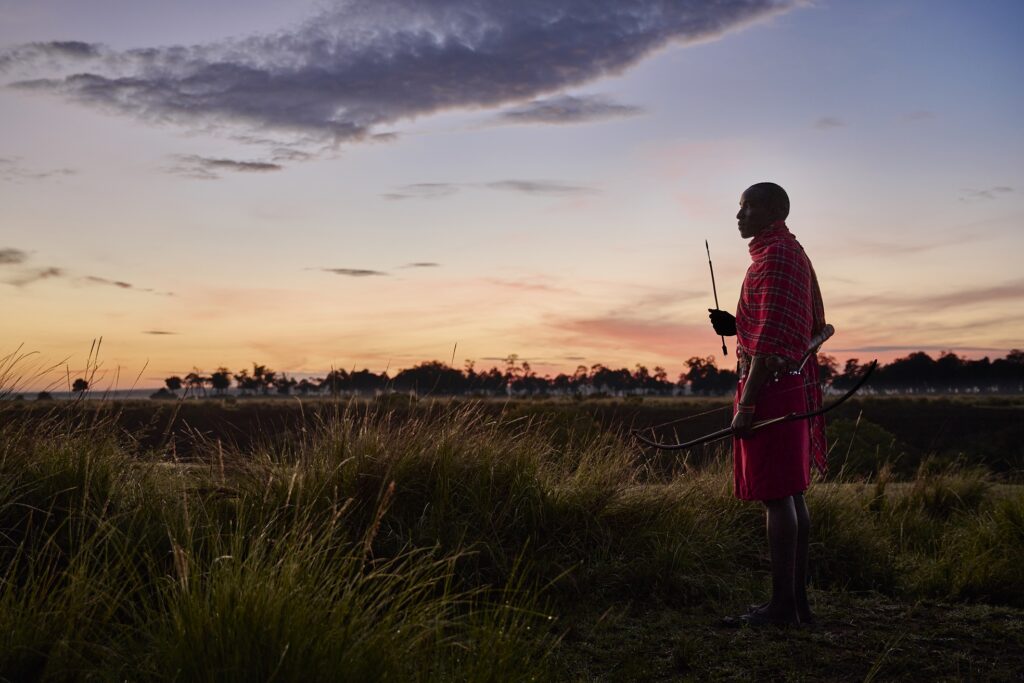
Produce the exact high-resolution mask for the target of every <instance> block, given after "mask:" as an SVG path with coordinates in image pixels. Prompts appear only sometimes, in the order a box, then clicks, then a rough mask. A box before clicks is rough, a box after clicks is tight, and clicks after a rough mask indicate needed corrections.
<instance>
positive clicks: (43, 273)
mask: <svg viewBox="0 0 1024 683" xmlns="http://www.w3.org/2000/svg"><path fill="white" fill-rule="evenodd" d="M27 260H28V254H27V253H26V252H24V251H22V250H21V249H14V248H11V247H7V248H4V249H0V264H4V265H21V264H23V263H25V262H26V261H27ZM53 279H64V280H67V281H68V282H70V283H71V284H74V285H102V286H107V287H116V288H118V289H132V290H135V291H139V292H150V293H153V294H160V295H163V296H174V293H173V292H157V291H156V290H155V289H152V288H149V287H136V286H135V285H133V284H131V283H130V282H125V281H124V280H112V279H110V278H106V277H99V276H98V275H77V276H76V275H75V274H73V273H71V272H69V271H68V270H67V269H65V268H57V267H54V266H45V267H36V268H29V269H25V270H21V272H19V273H16V274H15V275H14V276H13V277H11V278H9V279H7V280H4V282H6V283H7V284H9V285H12V286H14V287H26V286H28V285H31V284H33V283H35V282H40V281H42V280H53Z"/></svg>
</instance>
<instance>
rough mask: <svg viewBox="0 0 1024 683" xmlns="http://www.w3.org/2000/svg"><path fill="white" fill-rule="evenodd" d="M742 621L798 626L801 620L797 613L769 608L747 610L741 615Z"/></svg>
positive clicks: (751, 624) (755, 624) (757, 624)
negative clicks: (783, 612) (780, 611)
mask: <svg viewBox="0 0 1024 683" xmlns="http://www.w3.org/2000/svg"><path fill="white" fill-rule="evenodd" d="M739 620H740V623H741V624H745V625H747V626H798V625H799V624H800V620H799V619H798V618H797V616H796V614H778V613H772V612H769V611H768V610H767V609H763V610H759V611H754V612H747V613H746V614H744V615H741V616H740V617H739Z"/></svg>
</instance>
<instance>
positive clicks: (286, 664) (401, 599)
mask: <svg viewBox="0 0 1024 683" xmlns="http://www.w3.org/2000/svg"><path fill="white" fill-rule="evenodd" d="M240 403H241V402H240ZM269 404H270V402H267V403H266V404H263V410H265V413H266V414H265V415H264V416H263V417H262V418H260V413H261V407H260V403H259V402H254V403H253V404H252V405H251V406H249V407H242V408H240V407H238V406H226V407H225V406H221V407H220V408H217V407H215V406H214V405H213V404H212V403H211V404H206V405H203V404H202V403H197V404H195V405H182V406H177V409H178V410H177V411H176V412H174V418H173V420H171V419H170V415H163V414H162V413H159V414H158V412H156V410H155V409H154V408H153V407H152V406H150V418H149V422H142V423H140V424H136V425H135V426H134V427H131V428H129V427H128V426H126V425H128V424H129V423H130V421H127V422H126V418H125V416H126V415H127V414H128V413H129V412H130V411H131V410H139V411H141V410H143V407H141V406H118V405H115V404H103V405H90V406H81V405H79V406H77V407H71V406H67V405H59V406H51V407H50V408H48V409H45V410H44V409H42V408H41V407H35V406H33V409H32V410H27V409H26V408H25V407H24V406H22V407H17V406H13V405H11V407H5V408H3V409H0V470H2V471H0V529H2V531H3V536H2V537H0V565H2V567H3V573H2V577H3V583H2V584H0V677H3V679H6V680H11V681H31V680H58V681H63V680H104V681H105V680H209V681H224V680H227V681H252V680H277V681H318V680H325V681H326V680H331V681H336V680H351V681H385V680H399V681H405V680H424V681H442V680H444V681H447V680H464V681H520V680H538V681H547V680H567V681H591V680H594V681H629V680H637V681H641V680H643V681H646V680H688V679H689V680H751V679H752V678H753V679H760V680H772V679H775V680H837V681H848V680H849V681H861V680H898V679H905V680H965V679H968V680H1021V678H1020V676H1021V672H1022V671H1024V654H1022V653H1024V627H1022V623H1024V621H1022V616H1024V489H1022V488H1021V487H1018V486H1016V485H1011V484H1008V483H1006V482H1007V481H1011V480H1012V479H1011V478H1007V477H1006V476H1004V475H1000V476H999V477H994V476H993V475H992V474H991V473H990V472H989V470H987V469H985V468H983V467H979V466H976V465H974V464H972V463H971V462H970V461H969V459H968V458H966V457H960V458H953V459H949V458H937V459H936V458H928V457H926V456H922V457H920V458H919V462H918V465H917V467H916V469H914V470H913V471H912V472H910V473H904V471H903V470H904V469H905V468H902V467H901V466H899V463H897V466H892V465H889V466H881V465H882V463H883V462H884V461H885V460H886V459H887V457H886V456H887V455H889V454H888V453H885V452H883V451H882V450H881V448H880V447H876V448H875V455H876V457H877V458H878V460H877V461H876V462H874V463H873V464H872V472H874V473H873V474H871V475H870V476H866V475H864V474H860V473H853V472H851V471H846V472H844V473H843V474H842V476H841V477H840V478H838V479H831V480H830V481H828V482H826V483H818V484H815V485H814V486H813V487H812V489H811V491H810V492H809V495H808V503H809V505H810V507H811V514H812V519H813V524H814V537H813V539H812V542H813V546H812V560H811V561H812V591H811V595H812V601H813V605H814V607H815V609H816V611H817V613H818V615H819V624H817V625H815V626H813V627H805V628H790V629H776V628H771V629H766V630H751V629H730V628H726V627H724V626H722V625H721V617H722V616H724V615H727V614H733V613H738V612H741V611H744V609H745V605H746V604H748V603H749V602H752V601H755V600H758V599H760V598H761V597H763V595H764V593H765V591H766V589H767V575H766V569H767V559H766V557H765V544H764V541H763V539H762V534H763V521H762V513H761V510H760V509H759V508H758V507H757V506H756V505H752V504H746V503H741V502H739V501H736V500H735V499H734V498H733V497H732V496H731V490H730V487H731V484H730V476H729V472H728V470H727V468H726V466H725V463H726V460H727V456H726V455H725V454H724V453H722V452H721V451H720V450H714V449H707V450H706V451H705V452H703V453H701V454H700V456H699V459H700V461H701V462H700V465H701V466H700V467H695V466H694V465H695V464H697V463H696V462H695V461H691V462H690V463H689V465H687V466H683V465H681V464H679V462H678V461H676V460H672V459H667V458H656V457H655V458H652V457H650V454H644V453H642V452H640V451H638V450H637V449H636V448H635V445H634V444H632V443H631V442H630V441H629V440H628V439H627V438H624V436H623V434H624V430H623V429H622V428H621V422H622V421H620V425H619V426H616V425H614V424H611V423H610V421H609V420H606V419H602V418H601V416H600V415H596V417H595V414H593V413H590V414H589V417H587V419H581V416H583V417H586V415H588V414H584V413H580V412H579V411H578V410H575V409H574V410H568V409H565V408H563V407H562V406H560V405H559V404H556V403H550V402H549V403H545V402H518V403H515V404H509V405H507V406H504V407H503V408H501V409H496V408H495V406H494V405H490V404H485V403H473V402H464V401H437V402H431V405H429V406H427V405H419V406H411V405H409V404H408V402H404V403H403V402H400V401H391V400H389V401H385V402H350V403H332V402H329V401H314V402H307V403H305V404H299V405H298V407H296V408H295V410H297V411H298V412H297V414H292V413H289V416H288V418H287V420H282V419H281V417H280V414H279V413H278V412H275V411H279V410H280V408H279V407H273V406H270V405H269ZM624 405H625V404H624ZM931 405H932V404H931V403H926V404H921V405H920V406H919V408H918V409H920V410H927V409H929V407H930V406H931ZM277 406H280V404H277ZM174 408H175V406H166V407H165V408H161V409H160V410H171V411H174ZM229 408H230V409H231V410H244V411H247V413H246V414H247V415H248V416H249V417H253V416H255V418H256V420H257V423H258V424H259V425H260V426H259V427H255V426H250V427H245V428H244V429H249V430H251V432H247V433H245V434H244V435H243V436H245V437H246V438H239V432H240V431H242V429H243V428H241V427H239V426H238V425H239V424H243V423H242V422H239V421H237V420H236V421H235V422H234V425H235V426H234V427H230V426H227V427H226V426H224V424H226V423H218V421H217V420H216V419H213V418H211V417H210V415H211V414H213V413H215V412H216V410H227V409H229ZM605 409H606V410H610V407H609V406H605ZM620 409H624V408H622V407H621V406H620V408H616V410H620ZM204 410H205V411H210V412H209V413H208V414H207V415H206V417H207V418H208V419H207V421H206V422H202V419H201V418H202V411H204ZM659 410H668V409H667V408H664V407H660V408H659ZM694 410H696V408H695V409H694ZM189 411H191V412H189ZM863 412H864V413H865V414H866V410H865V411H863ZM140 414H141V413H140ZM659 414H660V413H659ZM677 414H678V413H677ZM634 417H635V416H634ZM648 417H650V418H651V419H652V420H653V416H648ZM165 418H166V419H165ZM132 419H133V420H134V419H135V418H132ZM261 419H262V422H259V420H261ZM848 419H851V420H854V419H855V418H852V417H851V418H848ZM190 420H191V422H190ZM864 422H865V421H864V420H863V419H862V420H861V425H859V426H858V425H853V426H854V427H856V430H855V431H852V432H851V433H850V434H849V435H848V440H847V442H846V443H843V442H840V443H839V445H838V446H837V450H838V449H843V448H845V449H847V450H849V451H850V452H853V449H854V448H858V446H857V443H856V441H855V439H856V438H858V434H860V433H861V432H860V429H861V428H862V427H863V423H864ZM195 423H201V426H197V425H196V424H195ZM648 424H654V422H653V421H652V422H649V423H648ZM879 428H880V429H885V428H884V427H881V426H879ZM154 433H157V434H158V435H159V436H161V437H162V438H154V437H153V434H154ZM876 446H878V444H876ZM864 448H866V449H867V450H865V451H864V453H865V455H864V457H868V456H869V455H870V444H869V445H868V446H865V447H864ZM962 455H964V456H969V453H967V454H962Z"/></svg>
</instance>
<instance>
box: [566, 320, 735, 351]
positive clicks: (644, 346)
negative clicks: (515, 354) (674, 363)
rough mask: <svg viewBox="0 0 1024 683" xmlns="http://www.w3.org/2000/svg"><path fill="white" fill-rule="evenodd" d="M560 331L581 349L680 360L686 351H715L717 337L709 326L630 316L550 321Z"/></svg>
mask: <svg viewBox="0 0 1024 683" xmlns="http://www.w3.org/2000/svg"><path fill="white" fill-rule="evenodd" d="M548 323H549V325H550V326H551V328H552V329H554V330H556V331H558V333H559V335H560V337H561V340H562V343H565V344H566V345H570V346H574V347H577V348H592V349H595V350H596V351H595V353H594V355H595V356H599V355H600V353H599V352H600V351H601V350H607V351H615V352H619V353H625V352H628V353H630V354H633V355H634V357H635V355H636V354H660V355H664V356H665V357H669V358H672V357H677V356H678V355H679V354H680V353H681V352H682V350H683V349H697V348H702V346H701V342H706V343H705V344H704V347H706V348H708V349H714V348H716V346H715V343H714V342H715V341H717V338H716V337H715V336H714V331H713V330H711V329H710V326H709V325H700V326H698V325H687V324H681V323H673V322H669V321H665V320H651V319H646V318H638V317H633V316H628V315H622V316H620V315H599V316H594V317H588V318H569V319H565V318H560V319H551V320H549V321H548Z"/></svg>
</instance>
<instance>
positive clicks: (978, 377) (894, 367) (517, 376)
mask: <svg viewBox="0 0 1024 683" xmlns="http://www.w3.org/2000/svg"><path fill="white" fill-rule="evenodd" d="M866 366H867V363H861V362H860V360H859V359H856V358H852V359H850V360H848V361H846V363H845V364H844V365H843V367H842V368H840V367H839V364H838V363H837V361H836V359H835V358H834V357H832V356H829V355H826V354H819V356H818V368H819V371H820V375H821V379H822V382H823V384H825V385H826V386H831V387H832V388H833V389H835V390H837V391H843V390H846V389H848V388H849V387H851V386H852V385H853V383H854V382H856V381H857V380H858V379H859V378H860V376H861V375H862V374H863V373H864V371H865V368H866ZM736 380H737V375H736V372H735V371H733V370H728V369H720V368H719V367H718V366H717V365H716V362H715V358H714V357H713V356H708V357H700V356H693V357H691V358H689V359H688V360H687V361H686V363H685V370H684V371H683V372H682V373H680V374H679V376H678V377H676V378H674V379H673V378H670V377H669V376H668V373H667V372H666V371H665V369H664V368H662V367H659V366H656V367H654V368H653V369H648V368H647V367H646V366H644V365H640V364H637V365H636V366H635V367H634V368H633V369H632V370H630V369H628V368H619V369H613V368H609V367H607V366H605V365H603V364H601V363H597V364H594V365H590V366H586V365H580V366H578V367H577V368H576V370H575V371H574V372H573V373H571V374H568V373H559V374H557V375H555V376H554V377H552V376H551V375H543V376H541V375H538V374H537V373H536V372H535V371H534V370H533V368H531V366H530V363H529V362H528V361H525V360H523V361H521V360H520V359H519V358H518V356H516V355H515V354H513V355H510V356H508V357H507V358H506V359H505V362H504V367H502V368H498V367H491V368H490V369H489V370H484V371H477V370H476V367H475V363H474V362H473V361H471V360H468V361H466V364H465V366H464V367H463V368H462V369H459V368H455V367H452V366H450V365H448V364H446V363H443V362H440V361H436V360H434V361H426V362H423V363H420V364H418V365H415V366H413V367H411V368H407V369H405V370H401V371H399V372H398V373H397V374H395V375H394V376H393V377H392V376H390V375H388V373H387V372H386V371H385V372H381V373H379V374H377V373H374V372H371V371H370V370H366V369H363V370H353V371H351V372H349V371H346V370H331V371H330V372H329V373H327V374H326V375H325V376H323V377H308V378H302V379H296V378H295V377H290V376H288V374H286V373H284V372H281V373H278V372H276V371H274V370H271V369H270V368H268V367H267V366H265V365H259V364H256V363H253V366H252V369H251V370H250V369H248V368H245V369H242V370H240V371H238V372H235V373H232V372H231V371H230V370H228V369H227V368H224V367H220V368H217V370H216V371H215V372H212V373H210V374H209V375H205V374H204V373H203V372H202V371H201V370H199V369H198V368H194V369H193V371H192V372H190V373H188V374H187V375H185V376H184V377H179V376H177V375H175V376H173V377H168V378H167V379H166V380H165V381H164V383H165V385H166V388H163V389H161V390H160V391H158V392H157V393H156V394H154V395H153V398H174V397H177V396H178V392H180V391H182V390H184V391H185V392H187V395H191V396H211V395H212V396H225V395H227V394H228V393H229V392H231V393H233V394H236V395H240V396H271V395H277V396H288V395H299V396H342V395H357V394H359V395H366V394H375V393H380V392H387V391H396V392H409V393H415V394H418V395H421V396H426V395H433V396H454V395H476V396H499V395H514V396H542V395H576V396H594V395H598V396H602V395H607V396H623V395H650V396H671V395H695V396H721V395H726V394H729V393H731V392H732V391H734V390H735V388H736ZM870 388H871V390H873V391H876V392H881V393H896V392H899V393H965V392H967V393H973V392H978V393H992V392H1000V393H1020V392H1024V351H1021V350H1018V349H1014V350H1013V351H1011V352H1010V353H1008V354H1007V356H1006V357H1005V358H997V359H995V360H990V359H989V358H988V357H985V358H982V359H980V360H967V359H965V358H961V357H960V356H957V355H956V354H955V353H952V352H944V353H942V354H940V355H939V357H938V358H932V357H931V356H929V355H928V354H927V353H925V352H923V351H918V352H915V353H911V354H910V355H908V356H905V357H903V358H898V359H896V360H894V361H893V362H891V363H888V364H886V365H882V366H880V367H879V368H878V369H877V370H876V371H875V374H874V376H873V377H872V378H871V382H870Z"/></svg>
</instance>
